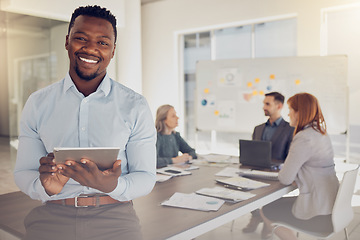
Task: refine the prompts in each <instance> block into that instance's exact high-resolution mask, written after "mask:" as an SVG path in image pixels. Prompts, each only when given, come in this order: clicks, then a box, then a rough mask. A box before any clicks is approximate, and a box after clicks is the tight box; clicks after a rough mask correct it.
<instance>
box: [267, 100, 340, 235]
mask: <svg viewBox="0 0 360 240" xmlns="http://www.w3.org/2000/svg"><path fill="white" fill-rule="evenodd" d="M287 103H288V106H289V117H290V125H291V126H292V127H295V131H294V138H293V141H292V143H291V145H290V149H289V154H288V156H287V158H286V160H285V163H284V165H283V167H282V168H281V170H280V172H279V181H280V182H281V183H282V184H285V185H289V184H291V183H293V182H294V181H295V182H296V184H297V186H298V188H299V192H300V193H299V196H297V197H284V198H281V199H278V200H276V201H274V202H272V203H270V204H268V205H266V206H264V207H263V208H262V212H261V214H262V217H263V220H264V222H265V224H267V226H268V227H270V225H271V222H276V221H283V222H287V223H291V224H292V225H296V226H303V227H306V228H308V229H319V228H323V229H324V228H330V229H331V228H332V223H331V212H332V208H333V205H334V202H335V198H336V194H337V191H338V188H339V181H338V179H337V177H336V174H335V169H334V166H335V164H334V153H333V149H332V145H331V141H330V138H329V136H328V135H327V133H326V124H325V120H324V117H323V115H322V112H321V109H320V106H319V103H318V101H317V99H316V98H315V97H314V96H313V95H311V94H308V93H299V94H296V95H294V96H292V97H291V98H289V100H288V101H287ZM274 232H275V234H276V235H278V237H279V238H280V239H286V240H290V239H297V238H296V236H295V235H294V233H293V232H292V231H291V230H290V229H287V228H284V227H278V228H276V229H275V231H274Z"/></svg>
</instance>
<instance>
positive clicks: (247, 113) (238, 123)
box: [196, 55, 348, 134]
mask: <svg viewBox="0 0 360 240" xmlns="http://www.w3.org/2000/svg"><path fill="white" fill-rule="evenodd" d="M272 91H278V92H280V93H282V94H283V95H284V96H285V104H284V108H283V111H282V113H283V116H284V118H285V119H286V120H288V116H287V114H288V108H287V104H286V100H287V99H288V98H289V97H291V96H292V95H294V94H296V93H299V92H308V93H311V94H313V95H315V96H316V97H317V98H318V100H319V102H320V105H321V108H322V110H323V114H324V116H325V120H326V123H327V126H328V130H329V132H330V133H334V134H340V133H344V132H345V131H346V130H347V127H348V126H347V125H348V114H347V112H348V85H347V57H346V56H344V55H341V56H316V57H281V58H259V59H233V60H215V61H210V60H205V61H199V62H198V63H197V68H196V127H197V129H198V130H200V131H208V130H217V131H225V132H252V131H253V129H254V127H255V126H256V125H258V124H261V123H263V122H264V121H266V119H267V118H266V117H265V116H264V112H263V109H262V108H263V100H264V96H265V94H266V93H269V92H272Z"/></svg>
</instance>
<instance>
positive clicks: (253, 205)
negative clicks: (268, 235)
mask: <svg viewBox="0 0 360 240" xmlns="http://www.w3.org/2000/svg"><path fill="white" fill-rule="evenodd" d="M232 167H239V165H236V164H233V166H232ZM221 169H222V168H219V167H213V166H200V167H199V169H196V170H192V171H191V173H192V174H191V175H187V176H178V177H173V178H171V179H169V180H167V181H165V182H160V183H156V185H155V187H154V189H153V191H152V192H151V193H150V194H148V195H147V196H144V197H140V198H138V199H135V200H133V204H134V208H135V210H136V213H137V215H138V217H139V219H140V224H141V228H142V232H143V237H144V240H159V239H182V240H184V239H193V238H195V237H197V236H200V235H202V234H204V233H206V232H208V231H211V230H213V229H215V228H217V227H219V226H221V225H223V224H226V223H228V222H231V221H232V220H235V219H236V218H239V217H241V216H243V215H245V214H247V213H249V212H251V211H253V210H255V209H257V208H259V207H262V206H264V205H266V204H268V203H270V202H272V201H274V200H276V199H278V198H280V197H282V196H283V195H285V194H287V193H289V192H290V191H292V190H294V189H295V188H296V187H295V186H294V185H289V186H285V185H282V184H280V183H279V182H278V181H271V180H260V179H258V180H259V181H263V182H267V183H270V185H269V186H267V187H263V188H259V189H255V190H252V191H250V192H251V193H255V194H256V196H255V197H253V198H250V199H248V200H245V201H241V202H238V203H228V202H226V203H225V204H224V205H223V206H222V207H221V208H220V209H219V210H218V211H208V212H205V211H198V210H191V209H184V208H175V207H167V206H161V203H162V202H163V201H165V200H167V199H169V198H170V197H171V196H172V195H173V194H174V193H175V192H180V193H193V192H195V191H197V190H199V189H201V188H204V187H209V188H211V187H215V186H219V184H217V183H216V181H215V179H217V178H220V177H216V176H215V174H216V173H217V172H219V171H220V170H221ZM40 205H41V203H40V202H39V201H36V200H32V199H30V198H29V197H28V196H26V195H25V194H24V193H22V192H13V193H8V194H4V195H0V215H1V218H0V229H2V230H3V231H5V232H7V233H10V234H11V235H13V236H16V237H17V238H19V239H20V238H21V237H22V236H24V234H25V228H24V226H23V220H24V218H25V216H26V215H27V214H28V213H29V212H30V210H31V209H32V208H34V207H36V206H40Z"/></svg>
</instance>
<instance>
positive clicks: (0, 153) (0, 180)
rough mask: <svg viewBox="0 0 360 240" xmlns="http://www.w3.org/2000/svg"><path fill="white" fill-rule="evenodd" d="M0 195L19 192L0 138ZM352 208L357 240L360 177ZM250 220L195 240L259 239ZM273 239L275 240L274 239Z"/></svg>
mask: <svg viewBox="0 0 360 240" xmlns="http://www.w3.org/2000/svg"><path fill="white" fill-rule="evenodd" d="M0 163H1V164H0V194H5V193H9V192H14V191H19V189H18V187H17V186H16V185H15V183H14V179H13V176H12V169H13V167H14V162H13V161H11V154H10V145H9V139H8V138H5V137H0ZM337 165H340V166H341V168H338V169H337V171H338V174H339V177H340V178H341V174H342V172H343V171H345V170H346V169H349V168H352V167H353V166H352V165H346V164H342V163H340V164H337ZM353 207H354V212H355V217H354V219H353V221H352V222H351V224H350V226H349V227H348V233H349V236H350V239H351V240H359V239H360V177H358V183H357V186H356V192H355V194H354V197H353ZM249 219H250V214H247V215H245V216H243V217H241V218H239V219H237V220H235V221H234V225H233V228H231V226H232V224H231V223H227V224H224V225H223V226H221V227H219V228H217V229H215V230H213V231H210V232H208V233H206V234H203V235H201V236H200V237H197V238H196V239H197V240H218V239H221V240H228V239H229V240H231V239H242V240H250V239H251V240H253V239H261V237H260V233H261V229H262V225H260V226H259V227H258V229H257V230H256V231H255V232H254V233H251V234H244V233H242V231H241V230H242V228H243V227H245V226H246V225H247V223H248V221H249ZM4 236H5V235H1V234H0V239H1V240H9V239H12V238H10V237H9V238H7V237H6V238H3V237H4ZM274 239H277V238H276V237H275V238H274ZM299 239H301V240H307V239H314V238H311V237H309V236H306V235H304V234H300V235H299ZM331 239H332V240H340V239H341V240H342V239H345V235H344V233H343V232H340V233H338V234H336V235H335V236H333V237H332V238H331Z"/></svg>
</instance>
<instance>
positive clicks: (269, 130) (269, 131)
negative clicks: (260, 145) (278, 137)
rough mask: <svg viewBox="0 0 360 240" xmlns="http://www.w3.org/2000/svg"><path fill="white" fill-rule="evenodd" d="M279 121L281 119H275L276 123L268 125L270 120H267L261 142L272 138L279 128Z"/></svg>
mask: <svg viewBox="0 0 360 240" xmlns="http://www.w3.org/2000/svg"><path fill="white" fill-rule="evenodd" d="M281 121H282V117H279V118H278V119H276V121H275V122H273V124H271V123H270V120H267V122H266V123H265V128H264V132H263V135H262V138H261V140H263V141H271V139H272V136H273V135H274V133H275V132H276V129H277V128H278V127H279V125H280V123H281Z"/></svg>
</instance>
